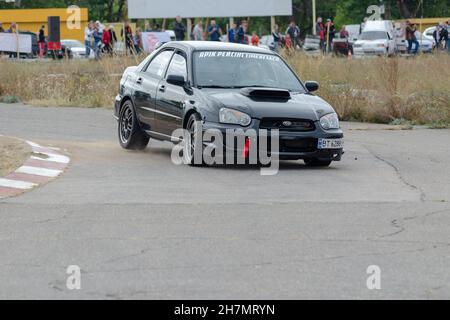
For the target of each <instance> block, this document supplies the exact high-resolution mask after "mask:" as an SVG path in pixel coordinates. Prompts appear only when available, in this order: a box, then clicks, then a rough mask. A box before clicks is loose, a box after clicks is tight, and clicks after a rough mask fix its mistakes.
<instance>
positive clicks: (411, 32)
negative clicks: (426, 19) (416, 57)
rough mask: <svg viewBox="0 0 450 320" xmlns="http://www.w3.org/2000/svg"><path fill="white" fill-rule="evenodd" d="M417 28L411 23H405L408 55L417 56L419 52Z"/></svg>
mask: <svg viewBox="0 0 450 320" xmlns="http://www.w3.org/2000/svg"><path fill="white" fill-rule="evenodd" d="M416 31H417V28H416V25H415V24H413V23H411V22H410V21H409V20H408V21H406V40H407V41H408V53H411V52H412V53H413V54H417V52H418V51H419V42H418V41H417V39H416V35H415V33H416ZM413 45H414V51H412V46H413Z"/></svg>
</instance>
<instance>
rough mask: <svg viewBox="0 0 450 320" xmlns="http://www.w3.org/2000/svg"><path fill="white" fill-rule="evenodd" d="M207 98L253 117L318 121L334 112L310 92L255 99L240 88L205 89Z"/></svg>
mask: <svg viewBox="0 0 450 320" xmlns="http://www.w3.org/2000/svg"><path fill="white" fill-rule="evenodd" d="M202 91H203V93H204V94H205V97H206V99H209V100H211V101H212V102H214V104H216V105H219V106H220V107H228V108H233V109H237V110H240V111H242V112H246V113H248V114H249V115H250V116H252V117H253V118H257V119H262V118H297V119H308V120H313V121H317V120H319V119H320V117H321V116H322V115H324V114H327V113H331V112H334V110H333V108H332V107H331V106H330V105H329V104H328V103H326V102H325V101H324V100H322V99H321V98H319V97H317V96H314V95H310V94H292V95H291V98H290V99H255V98H250V97H248V96H245V95H243V94H241V92H240V91H239V90H226V91H225V90H211V89H208V90H207V89H203V90H202Z"/></svg>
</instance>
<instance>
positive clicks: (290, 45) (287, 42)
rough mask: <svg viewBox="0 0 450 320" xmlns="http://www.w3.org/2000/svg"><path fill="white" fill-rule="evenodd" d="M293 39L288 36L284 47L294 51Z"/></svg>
mask: <svg viewBox="0 0 450 320" xmlns="http://www.w3.org/2000/svg"><path fill="white" fill-rule="evenodd" d="M292 45H293V44H292V39H291V36H290V35H289V34H287V35H286V37H285V43H284V47H285V48H286V49H288V50H291V49H292Z"/></svg>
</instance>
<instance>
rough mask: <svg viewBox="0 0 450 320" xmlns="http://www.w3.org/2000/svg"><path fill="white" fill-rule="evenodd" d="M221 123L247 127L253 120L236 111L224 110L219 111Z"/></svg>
mask: <svg viewBox="0 0 450 320" xmlns="http://www.w3.org/2000/svg"><path fill="white" fill-rule="evenodd" d="M219 122H220V123H227V124H238V125H241V126H243V127H246V126H248V125H249V124H250V123H251V122H252V118H251V117H250V116H249V115H248V114H246V113H243V112H240V111H237V110H234V109H228V108H222V109H220V111H219Z"/></svg>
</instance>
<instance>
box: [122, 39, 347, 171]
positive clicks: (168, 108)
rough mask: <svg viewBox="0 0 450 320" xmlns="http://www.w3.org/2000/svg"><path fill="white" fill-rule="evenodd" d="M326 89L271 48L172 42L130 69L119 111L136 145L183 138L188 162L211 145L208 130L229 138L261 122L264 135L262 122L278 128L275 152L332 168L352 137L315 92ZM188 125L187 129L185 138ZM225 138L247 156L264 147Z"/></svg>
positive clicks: (126, 139) (125, 141)
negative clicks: (204, 140)
mask: <svg viewBox="0 0 450 320" xmlns="http://www.w3.org/2000/svg"><path fill="white" fill-rule="evenodd" d="M318 88H319V85H318V84H317V82H314V81H309V82H302V81H301V80H300V79H299V78H298V76H297V75H296V74H295V73H294V71H293V70H292V69H291V68H290V67H289V65H288V64H287V63H286V62H285V61H284V60H283V58H282V57H280V56H279V55H277V54H275V53H274V52H272V51H269V50H265V49H261V48H258V47H252V46H246V45H241V44H230V43H221V42H207V41H183V42H170V43H166V44H164V45H163V46H161V47H160V48H159V49H158V50H156V51H154V52H153V53H152V54H150V55H149V56H148V57H147V58H146V59H145V60H144V61H143V62H142V63H141V64H140V65H139V66H133V67H128V68H127V69H126V70H125V72H124V74H123V76H122V79H121V81H120V86H119V92H118V95H117V97H116V100H115V111H114V115H115V117H116V119H117V121H118V127H117V128H118V140H119V143H120V145H121V146H122V147H123V148H125V149H134V150H142V149H145V148H146V147H147V144H148V142H149V139H156V140H162V141H169V142H176V143H179V142H183V143H184V149H183V157H184V159H185V160H186V161H185V163H187V164H192V165H194V164H197V162H196V161H197V159H195V163H194V155H195V157H196V156H197V155H198V154H200V155H202V153H203V152H202V149H203V148H204V147H205V145H204V143H202V140H201V139H200V138H199V137H200V135H202V133H203V132H204V131H207V130H214V131H215V132H220V133H221V134H225V137H226V134H227V133H229V132H230V131H233V132H234V131H236V130H238V131H243V130H250V129H253V130H251V131H254V132H256V135H257V136H256V139H260V138H261V139H263V138H264V137H263V136H259V134H261V133H259V134H258V132H260V130H261V129H264V130H268V131H269V132H273V131H272V130H276V131H277V132H279V146H278V147H277V149H278V150H273V149H270V150H269V151H270V152H272V153H273V152H275V153H277V154H279V158H280V159H284V160H298V159H303V160H304V161H305V163H306V164H307V165H309V166H315V167H327V166H329V165H330V164H331V163H332V162H333V161H339V160H341V157H342V155H343V153H344V151H343V144H344V140H343V132H342V130H341V129H340V125H339V119H338V115H337V114H336V112H335V110H334V109H333V107H332V106H331V105H329V104H328V103H327V102H325V101H324V100H322V99H321V98H319V97H318V96H316V95H314V94H313V92H314V91H316V90H318ZM200 123H201V128H202V129H200ZM182 129H185V130H184V131H183V132H184V133H185V134H186V136H184V138H179V136H178V133H177V131H178V132H179V131H180V130H182ZM197 130H202V132H198V131H197ZM266 132H267V131H266ZM198 134H200V135H198ZM232 138H233V137H232ZM233 140H234V139H233ZM215 141H216V140H215ZM217 141H218V142H217V143H218V144H217V145H216V148H226V149H227V150H230V152H231V153H232V154H233V153H234V155H236V156H240V157H242V158H244V159H248V158H247V157H248V154H249V153H248V150H249V148H250V143H251V146H254V147H253V148H258V143H257V142H255V140H254V139H252V140H250V138H248V139H245V142H244V141H243V143H242V144H240V143H238V145H236V144H234V143H233V146H232V147H230V146H229V144H228V142H229V141H228V140H227V143H225V144H224V142H225V140H217ZM209 145H211V143H209ZM259 147H261V145H259ZM245 150H247V153H246V152H245ZM253 150H254V149H253ZM263 150H267V149H264V148H263ZM200 160H201V159H200Z"/></svg>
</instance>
